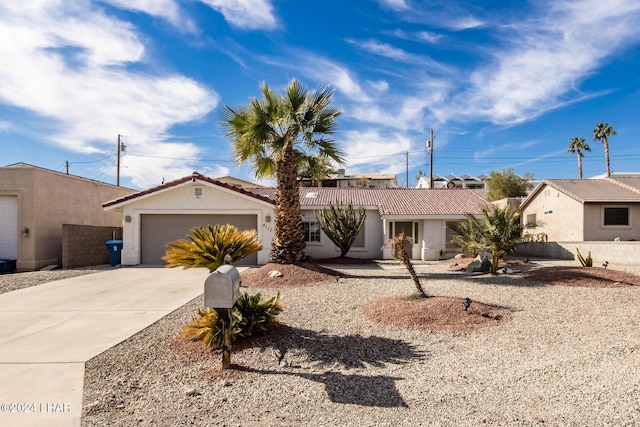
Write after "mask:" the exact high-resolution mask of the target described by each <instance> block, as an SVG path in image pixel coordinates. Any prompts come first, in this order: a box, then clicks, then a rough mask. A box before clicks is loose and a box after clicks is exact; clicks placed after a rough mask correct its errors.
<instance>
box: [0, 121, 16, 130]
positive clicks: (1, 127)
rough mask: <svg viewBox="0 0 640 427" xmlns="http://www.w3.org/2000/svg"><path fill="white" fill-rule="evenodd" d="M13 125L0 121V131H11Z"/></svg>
mask: <svg viewBox="0 0 640 427" xmlns="http://www.w3.org/2000/svg"><path fill="white" fill-rule="evenodd" d="M12 126H13V125H12V124H11V122H10V121H7V120H0V131H3V132H4V131H8V130H9V129H11V127H12Z"/></svg>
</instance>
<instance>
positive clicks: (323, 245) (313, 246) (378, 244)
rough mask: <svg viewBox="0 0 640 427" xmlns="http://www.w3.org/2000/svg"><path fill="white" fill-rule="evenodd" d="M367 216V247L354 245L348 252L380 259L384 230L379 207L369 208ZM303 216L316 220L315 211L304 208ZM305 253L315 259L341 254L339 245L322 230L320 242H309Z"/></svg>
mask: <svg viewBox="0 0 640 427" xmlns="http://www.w3.org/2000/svg"><path fill="white" fill-rule="evenodd" d="M366 213H367V218H366V219H365V222H364V233H365V245H366V247H364V248H362V247H352V248H351V250H350V251H349V252H348V253H347V256H348V257H351V258H362V259H380V258H381V257H382V249H381V248H382V245H383V237H384V236H383V231H382V220H381V219H380V214H379V213H378V210H377V208H375V209H373V208H370V209H367V211H366ZM302 217H303V218H304V220H305V221H312V222H315V221H316V217H315V214H314V211H312V210H303V211H302ZM305 253H306V254H307V255H308V256H310V257H312V258H315V259H323V258H324V259H326V258H334V257H337V256H340V250H339V249H338V247H337V246H336V245H335V244H334V243H333V242H332V241H331V240H330V239H329V237H327V235H326V234H324V232H322V231H321V237H320V243H315V242H311V243H307V245H306V249H305Z"/></svg>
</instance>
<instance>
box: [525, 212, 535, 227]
mask: <svg viewBox="0 0 640 427" xmlns="http://www.w3.org/2000/svg"><path fill="white" fill-rule="evenodd" d="M526 227H527V228H535V227H536V214H529V215H527V224H526Z"/></svg>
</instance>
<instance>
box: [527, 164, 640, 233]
mask: <svg viewBox="0 0 640 427" xmlns="http://www.w3.org/2000/svg"><path fill="white" fill-rule="evenodd" d="M522 209H523V220H524V223H525V232H526V233H529V234H532V235H542V234H544V235H546V238H547V240H548V241H551V242H582V241H613V240H616V239H619V240H640V177H615V178H604V179H583V180H574V179H548V180H544V181H543V182H541V183H540V184H539V185H538V186H537V187H536V188H535V189H534V190H533V191H532V192H531V194H529V196H528V197H527V198H526V199H525V200H524V201H523V203H522Z"/></svg>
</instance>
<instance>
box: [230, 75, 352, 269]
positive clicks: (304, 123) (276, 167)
mask: <svg viewBox="0 0 640 427" xmlns="http://www.w3.org/2000/svg"><path fill="white" fill-rule="evenodd" d="M260 89H261V91H262V99H257V98H251V99H250V102H249V105H246V106H242V107H238V108H231V107H229V106H225V109H224V110H223V112H222V113H221V118H222V120H223V125H224V127H225V129H226V131H227V133H226V136H228V137H231V139H232V141H233V157H234V158H235V160H236V161H237V162H238V163H239V164H242V163H244V162H246V161H250V162H251V164H252V166H253V168H254V172H255V176H256V178H265V177H273V176H275V177H276V182H277V184H276V186H277V188H276V218H275V229H274V234H275V235H274V239H273V243H272V248H271V261H272V262H276V263H280V264H296V263H298V262H300V261H302V260H303V259H304V256H305V255H304V249H305V243H304V228H303V222H302V217H301V215H300V196H299V193H298V186H299V182H298V167H299V165H300V163H301V159H305V158H307V159H309V158H314V157H320V158H326V159H332V160H334V161H336V162H338V163H342V162H343V161H344V158H343V154H342V153H341V151H340V150H338V148H337V147H336V146H335V144H334V142H333V140H332V139H330V138H329V137H328V136H330V135H332V134H333V133H335V130H336V126H337V124H336V120H335V119H336V117H338V116H339V115H340V114H341V111H340V110H338V109H336V108H333V107H331V106H330V105H329V104H330V102H331V97H332V95H333V91H331V90H329V89H328V88H327V87H324V88H319V89H317V90H315V91H313V92H309V91H308V90H307V89H306V88H305V87H303V86H302V85H301V84H300V83H299V82H298V81H297V80H293V81H291V83H290V84H289V85H288V86H287V87H286V88H285V90H284V93H283V94H282V95H280V94H276V93H274V92H273V91H272V90H271V89H270V88H269V87H268V86H267V85H266V84H264V83H263V84H262V85H261V87H260Z"/></svg>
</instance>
